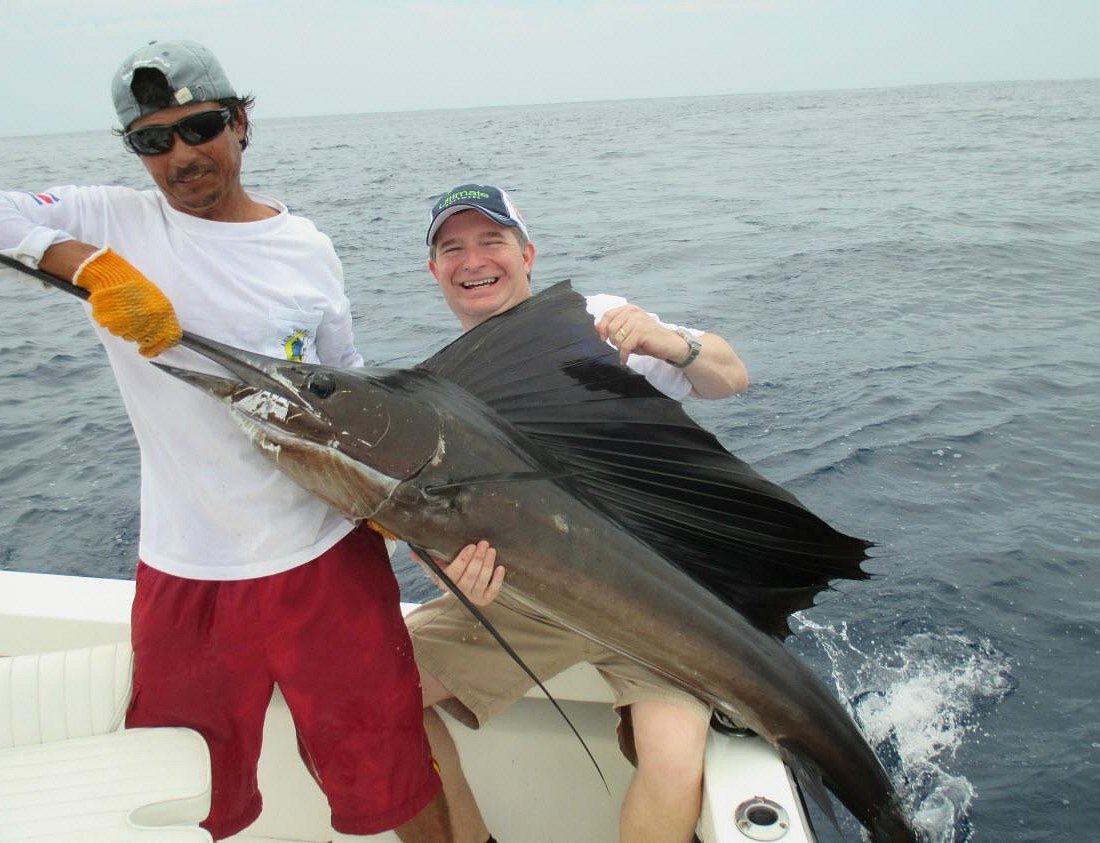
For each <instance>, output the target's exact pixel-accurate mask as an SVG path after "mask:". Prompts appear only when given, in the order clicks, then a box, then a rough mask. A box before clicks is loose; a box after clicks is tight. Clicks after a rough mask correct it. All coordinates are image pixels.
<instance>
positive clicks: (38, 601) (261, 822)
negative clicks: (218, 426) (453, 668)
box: [0, 572, 813, 843]
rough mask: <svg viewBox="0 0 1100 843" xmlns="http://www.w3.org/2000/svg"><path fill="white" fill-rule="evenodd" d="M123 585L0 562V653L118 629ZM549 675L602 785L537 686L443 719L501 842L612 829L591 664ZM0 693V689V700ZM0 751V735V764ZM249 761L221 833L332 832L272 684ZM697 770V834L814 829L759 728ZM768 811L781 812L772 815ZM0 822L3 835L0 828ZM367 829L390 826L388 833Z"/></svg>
mask: <svg viewBox="0 0 1100 843" xmlns="http://www.w3.org/2000/svg"><path fill="white" fill-rule="evenodd" d="M132 598H133V583H132V582H129V581H124V580H101V579H90V578H84V577H67V576H55V575H46V574H24V573H15V572H0V656H18V655H23V654H30V653H43V652H51V651H56V650H66V649H73V648H84V647H90V646H95V645H101V644H112V643H116V642H123V641H128V640H129V612H130V603H131V601H132ZM407 608H411V606H410V607H407ZM547 685H548V687H549V689H550V691H551V692H552V693H553V694H554V696H555V698H556V699H557V700H558V701H559V703H560V704H561V705H562V707H563V708H564V709H565V711H566V713H567V714H568V715H569V718H570V719H571V720H572V721H573V723H574V724H575V725H576V727H577V728H578V730H579V731H580V732H581V734H582V735H583V736H584V738H585V741H586V743H587V744H588V746H589V747H590V748H591V750H592V753H593V754H594V755H595V757H596V759H597V761H598V762H599V765H600V767H601V769H602V770H603V773H604V775H605V776H606V778H607V781H608V785H609V787H610V789H611V794H610V795H609V794H608V793H607V791H606V790H605V789H604V787H603V785H602V784H601V782H600V780H599V777H598V775H597V774H596V771H595V770H594V769H593V767H592V764H591V762H590V761H589V760H588V758H587V756H586V755H585V753H584V751H583V749H582V747H581V746H580V745H579V744H578V742H577V741H576V739H575V738H574V737H573V736H572V734H571V733H570V732H569V730H568V727H567V726H566V725H565V724H564V723H563V722H562V720H561V718H560V716H559V715H558V714H557V712H555V711H554V710H553V708H552V707H551V706H550V705H549V704H548V703H547V702H546V701H545V699H543V698H542V697H541V693H540V692H537V691H535V692H532V694H531V695H529V696H528V698H526V699H524V700H521V701H520V702H519V703H517V704H516V705H515V706H513V707H512V708H511V709H510V710H509V711H507V712H505V713H504V714H503V715H501V716H500V717H498V718H496V719H494V721H493V722H492V723H491V724H490V725H489V726H488V727H486V728H484V729H481V730H478V731H472V730H469V729H466V728H464V727H463V726H461V725H459V724H457V723H455V722H454V721H451V720H449V719H448V725H449V727H450V729H451V733H452V734H453V735H454V737H455V741H456V743H457V744H458V747H459V751H460V753H461V755H462V759H463V766H464V768H465V770H466V773H467V776H468V778H469V780H470V782H471V785H472V786H473V789H474V792H475V793H476V794H477V795H478V799H479V803H480V805H481V808H482V811H483V813H484V815H485V818H486V820H487V822H488V825H489V827H490V828H491V829H492V830H493V833H494V835H495V836H496V837H498V838H499V839H501V840H504V841H510V843H511V841H516V843H520V841H522V843H541V842H542V841H544V842H545V843H604V842H605V841H614V840H617V839H618V811H619V805H620V803H621V801H622V796H623V793H624V792H625V790H626V787H627V785H628V784H629V781H630V776H631V773H632V768H631V767H630V766H629V764H627V762H626V761H625V760H624V759H623V757H622V755H621V754H620V753H619V750H618V745H617V742H616V739H615V715H614V713H613V712H612V710H611V707H610V706H609V705H608V701H609V700H610V696H609V694H608V692H607V689H606V686H605V685H604V684H603V682H602V681H601V680H600V679H599V677H598V675H597V674H596V672H595V671H594V670H592V669H591V668H589V667H588V666H587V665H583V666H579V667H576V668H573V669H571V670H569V671H566V672H565V673H563V674H561V675H559V676H557V677H555V678H554V679H553V680H551V681H550V682H549V683H547ZM3 705H4V701H3V700H0V712H2V710H3V709H2V706H3ZM5 751H6V750H4V749H0V769H2V767H3V764H4V753H5ZM259 775H260V787H261V790H262V792H263V795H264V810H263V813H262V814H261V816H260V818H259V819H258V820H257V821H256V822H255V823H253V825H252V826H250V827H249V828H248V829H246V830H245V831H244V832H242V833H241V834H240V835H237V836H235V837H233V838H231V840H233V841H234V843H255V841H261V840H265V841H273V842H274V841H309V842H310V843H314V841H317V842H320V841H327V840H329V839H330V838H331V834H332V832H331V828H330V826H329V812H328V806H327V804H326V803H325V800H324V797H323V796H322V794H321V792H320V790H319V789H318V788H317V785H316V784H315V783H314V781H313V780H312V779H311V778H310V776H309V774H308V773H307V771H306V769H305V766H304V765H303V764H302V762H301V760H300V758H299V756H298V751H297V744H296V741H295V738H294V731H293V726H292V723H291V719H290V714H289V711H288V710H287V708H286V705H285V703H284V702H283V700H282V697H281V696H280V695H279V694H278V693H276V695H275V698H274V699H273V700H272V703H271V706H270V708H269V711H268V717H267V722H266V724H265V731H264V746H263V753H262V755H261V759H260V773H259ZM705 779H706V781H705V793H704V808H703V816H702V819H701V822H700V826H699V836H700V838H701V839H702V840H703V841H705V843H746V841H750V840H754V839H755V840H782V841H784V843H811V841H812V840H813V837H812V834H811V832H810V830H809V824H808V823H807V821H806V819H805V816H804V812H803V806H802V803H801V799H800V798H799V795H798V792H797V789H796V787H795V786H794V783H793V782H792V780H791V777H790V774H789V772H788V771H787V769H786V767H785V766H784V765H783V764H782V762H781V761H780V760H779V758H778V757H777V755H776V754H775V752H774V750H773V749H772V748H771V747H770V746H769V745H768V744H767V743H765V742H764V741H762V740H760V739H759V738H744V737H736V736H727V735H721V734H719V733H717V732H715V731H713V730H712V732H711V735H710V739H709V742H708V748H707V761H706V774H705ZM2 796H3V794H0V797H2ZM0 804H2V802H0ZM754 806H755V808H756V810H755V811H753V810H752V808H753V807H754ZM769 812H772V813H774V814H777V815H778V816H779V817H780V818H781V819H780V820H776V821H770V820H769V817H770V816H771V814H769ZM754 820H755V821H756V823H754ZM2 825H3V824H2V822H0V841H4V840H5V839H6V838H5V837H4V832H3V830H2ZM739 826H740V827H739ZM73 839H76V838H73ZM156 839H157V837H156V836H153V837H151V838H150V840H156ZM364 839H366V838H364ZM370 839H375V840H379V841H396V840H397V838H396V836H394V835H393V834H383V835H378V836H377V837H375V838H370ZM104 843H108V841H104Z"/></svg>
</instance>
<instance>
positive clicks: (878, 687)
mask: <svg viewBox="0 0 1100 843" xmlns="http://www.w3.org/2000/svg"><path fill="white" fill-rule="evenodd" d="M797 622H798V623H799V624H800V627H801V628H800V629H799V630H798V632H799V634H800V635H802V636H805V637H806V639H808V643H809V641H812V643H814V644H816V646H818V647H820V649H821V650H822V652H823V653H824V654H825V656H826V657H827V659H828V661H829V664H830V668H831V669H830V674H831V676H832V679H833V682H834V685H835V687H836V691H837V694H838V695H839V696H840V698H841V699H842V700H844V701H846V705H847V707H848V710H849V712H850V713H851V714H852V716H853V717H854V718H855V720H856V722H857V723H859V725H860V728H861V729H862V730H863V733H864V734H865V735H866V736H867V740H868V741H869V742H870V744H871V746H872V747H874V749H875V752H876V753H877V754H878V756H879V758H880V759H882V761H883V764H884V765H885V766H886V768H887V771H888V772H889V774H890V776H891V778H892V779H893V780H894V783H895V785H896V786H897V788H898V791H899V793H900V794H901V797H902V800H903V801H904V802H905V807H906V809H907V810H908V812H909V814H910V816H911V817H912V818H913V820H914V823H915V825H916V826H917V827H918V828H919V829H921V830H923V831H924V832H925V833H926V834H927V835H928V838H929V840H930V841H934V843H966V841H969V840H970V839H971V836H972V834H973V827H972V825H971V823H970V820H969V816H968V815H969V810H970V806H971V805H972V804H973V802H974V799H975V798H976V797H977V795H978V794H977V793H976V792H975V790H974V787H973V785H972V784H971V783H970V782H969V781H968V780H967V779H966V778H965V777H964V776H961V775H956V774H954V773H952V772H951V769H950V768H951V766H952V762H953V761H954V758H955V755H956V753H957V752H958V751H959V748H960V747H962V746H963V744H964V743H965V742H966V741H967V739H968V738H970V737H971V736H972V735H974V734H975V732H976V731H977V730H978V729H979V728H980V720H981V716H982V714H983V713H984V712H985V711H988V710H989V709H990V708H991V707H992V706H993V705H995V704H996V703H998V702H1000V701H1001V700H1003V699H1004V698H1005V697H1006V696H1008V695H1009V694H1010V693H1011V692H1012V690H1013V688H1014V687H1015V682H1014V680H1013V678H1012V675H1011V672H1010V669H1011V667H1012V664H1011V661H1010V660H1009V658H1008V657H1007V656H1006V655H1004V654H1003V653H1000V652H999V651H997V650H996V649H995V648H994V647H993V646H992V644H991V643H990V642H989V641H986V640H979V641H975V640H973V639H970V638H967V637H966V636H964V635H960V634H950V633H948V634H941V633H931V632H920V633H917V634H914V635H911V636H909V637H908V638H906V639H904V640H903V641H902V643H901V645H900V646H899V647H898V648H897V649H896V651H893V652H891V653H888V654H887V653H880V652H875V646H874V643H873V642H871V643H870V644H869V645H861V646H865V649H861V646H857V644H856V643H854V642H853V641H852V637H851V635H850V631H849V628H848V625H847V624H846V623H841V624H839V625H835V626H829V625H823V624H817V623H815V622H813V621H810V620H807V619H805V618H800V619H797Z"/></svg>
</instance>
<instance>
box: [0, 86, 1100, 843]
mask: <svg viewBox="0 0 1100 843" xmlns="http://www.w3.org/2000/svg"><path fill="white" fill-rule="evenodd" d="M257 93H258V95H259V96H260V97H261V98H262V96H263V92H262V91H260V92H257ZM109 120H110V115H105V119H104V125H105V127H106V126H109V125H110V122H109ZM1098 136H1100V80H1081V81H1064V82H1042V83H1029V82H1012V83H999V84H981V85H937V86H927V87H911V88H895V89H881V90H861V91H844V92H819V93H799V94H776V95H752V96H732V97H707V98H695V99H691V98H688V99H662V100H644V101H623V102H599V103H584V104H569V105H545V106H530V107H523V108H486V109H475V110H461V111H433V112H415V113H403V114H367V115H343V116H331V117H318V118H310V119H293V120H259V121H257V125H256V127H255V136H254V144H253V147H252V148H250V149H249V151H248V152H247V153H246V155H245V160H246V172H245V181H246V182H247V184H248V185H250V186H251V187H253V188H255V189H257V190H260V191H262V192H266V193H269V194H272V195H275V196H278V197H280V198H282V199H283V200H284V201H286V202H287V203H288V204H289V205H290V206H291V208H292V209H293V210H295V211H296V212H299V213H302V214H305V215H307V216H309V217H311V218H312V219H314V220H315V221H316V222H317V224H318V226H319V227H320V228H321V229H322V230H324V231H326V232H327V233H328V234H329V235H330V236H331V237H332V239H333V241H334V243H335V245H336V248H337V251H338V252H339V254H340V256H341V258H342V259H343V261H344V266H345V271H346V275H347V285H348V290H349V293H350V296H351V299H352V301H353V303H354V305H355V307H356V329H357V335H358V342H359V346H360V349H361V351H362V352H363V354H364V356H365V357H366V358H367V359H368V361H370V362H373V363H378V364H385V365H396V366H402V365H409V364H413V363H415V362H417V361H419V360H420V359H422V358H424V357H426V356H427V355H428V354H430V353H431V352H433V351H434V350H436V349H437V348H438V347H440V346H441V345H442V344H443V343H444V342H445V341H447V340H448V339H449V338H451V337H453V336H454V335H455V334H456V325H455V323H454V322H453V321H452V318H451V316H450V315H449V313H448V312H447V311H446V310H445V308H444V306H443V304H442V301H441V299H440V297H439V296H438V293H437V292H436V289H435V287H434V282H433V281H432V280H431V278H430V276H429V275H428V273H427V270H426V268H425V249H424V245H423V236H424V229H425V227H426V221H427V209H428V208H429V207H430V205H431V203H432V201H433V198H434V197H435V196H437V195H438V194H439V193H441V192H442V191H444V190H445V189H447V188H449V187H451V186H453V185H456V184H460V183H462V182H466V181H486V182H491V183H496V184H500V185H503V186H505V187H507V188H509V189H510V191H511V192H512V194H513V196H514V198H515V199H516V201H517V203H518V204H519V205H520V206H521V207H522V208H523V210H524V212H525V213H526V215H527V218H528V221H529V222H530V225H531V229H532V235H533V239H534V242H535V243H536V245H537V246H538V248H539V256H538V258H537V261H536V267H535V274H534V280H535V283H536V287H541V286H545V285H548V284H550V283H552V282H554V281H558V280H561V279H563V278H571V279H573V283H574V286H576V287H577V288H578V289H580V290H582V291H584V292H613V293H618V294H622V295H625V296H627V297H629V298H630V299H632V300H634V301H635V302H637V303H639V304H641V305H644V306H646V307H647V308H649V309H651V310H654V311H656V312H658V313H660V314H661V315H662V316H663V317H665V318H667V319H668V320H670V321H676V322H681V323H685V324H690V325H694V326H697V327H701V328H705V329H708V330H711V331H714V332H717V333H719V334H721V335H723V336H725V337H726V338H727V339H728V340H729V341H730V342H731V343H732V344H733V345H734V347H735V348H737V350H738V351H739V352H740V354H741V355H742V356H743V358H744V359H745V360H746V362H747V364H748V366H749V370H750V372H751V374H752V378H753V383H752V386H751V387H750V389H749V390H748V391H747V392H746V393H745V394H744V395H742V396H738V397H737V398H735V399H731V400H727V401H720V402H695V403H692V404H690V405H689V410H690V411H691V413H692V414H693V415H694V416H695V417H696V418H697V419H698V420H699V421H700V422H701V423H702V424H704V426H706V427H708V428H710V429H711V430H713V431H715V432H716V434H717V435H718V436H719V438H720V439H721V440H722V441H723V443H724V444H725V445H726V446H727V447H729V448H730V450H732V451H734V452H735V453H737V454H738V455H739V456H741V457H742V458H744V459H746V460H748V461H749V462H751V463H753V464H754V465H755V466H756V467H757V468H758V469H759V470H760V471H762V472H763V473H764V474H765V475H767V476H768V477H770V478H772V479H774V480H776V481H778V482H780V483H782V484H784V485H786V486H787V487H788V488H789V489H791V490H792V491H793V492H795V494H797V495H798V496H799V497H800V498H801V499H802V500H803V501H804V502H805V503H806V504H807V505H808V506H810V508H811V509H813V510H815V511H816V512H818V513H819V514H820V515H822V516H823V517H824V518H826V519H827V520H829V521H830V522H831V523H833V524H834V525H836V526H837V527H838V528H840V529H842V530H844V531H846V532H850V533H854V534H858V535H862V536H866V537H867V538H870V539H872V540H874V541H875V542H876V543H877V547H876V549H875V551H874V558H873V559H872V560H871V561H870V562H869V563H868V564H867V566H866V567H867V568H868V570H870V571H871V572H872V573H873V574H874V577H873V578H872V579H871V580H869V581H866V582H858V583H845V584H841V585H839V586H838V587H837V588H836V589H835V590H834V591H832V592H830V593H827V594H825V595H824V596H823V598H822V599H821V601H820V603H819V605H818V606H816V607H815V608H813V609H811V610H809V611H807V612H804V613H802V615H801V616H800V617H799V618H798V619H797V621H796V624H795V626H796V630H797V635H796V636H795V637H793V638H792V639H791V640H790V641H789V646H790V647H791V648H792V649H793V650H794V651H795V652H797V653H798V654H799V655H800V656H801V657H803V658H804V659H805V660H806V661H807V662H808V663H810V664H811V666H812V667H813V668H814V669H815V670H816V671H817V672H818V673H819V674H820V675H821V676H822V677H823V678H825V679H826V681H827V682H829V683H831V685H832V686H833V687H835V689H836V691H837V693H838V695H839V696H840V697H841V698H842V699H843V700H845V701H847V703H848V704H849V706H850V707H851V709H852V711H853V713H854V714H855V716H856V717H857V718H858V720H859V722H860V723H861V724H862V726H863V728H864V730H865V731H866V733H867V734H868V736H869V737H870V739H871V740H872V742H873V743H874V744H875V745H876V748H877V749H878V750H879V753H880V756H881V757H883V759H884V760H885V762H886V763H887V765H888V767H889V769H890V771H891V774H892V775H893V776H894V777H895V779H896V780H897V781H898V783H899V788H900V789H901V791H902V793H903V794H904V797H905V799H906V801H907V802H908V804H909V806H910V808H911V810H912V811H913V813H914V815H915V816H916V817H917V820H918V822H919V823H920V824H921V825H922V826H923V827H924V828H926V829H927V830H929V832H930V834H931V836H932V839H934V840H935V841H940V842H941V843H961V841H984V840H998V841H1004V840H1014V841H1016V840H1018V841H1045V840H1092V839H1097V832H1096V828H1097V827H1098V826H1100V800H1098V799H1097V797H1096V794H1097V792H1098V790H1100V714H1098V713H1097V704H1098V698H1100V678H1098V674H1100V671H1098V667H1100V622H1098V618H1100V523H1098V521H1100V160H1098V159H1100V155H1098V152H1097V149H1098V147H1097V144H1096V138H1097V137H1098ZM66 183H121V184H131V185H144V184H146V183H147V178H146V176H145V175H144V172H143V170H142V169H141V168H140V165H139V164H138V163H137V162H136V161H135V160H133V159H132V158H131V157H130V156H128V155H127V154H125V153H124V152H123V151H122V150H121V147H120V144H119V143H118V141H117V139H115V138H113V137H112V136H111V135H110V134H109V133H108V132H107V130H106V128H105V129H104V131H102V132H95V133H82V134H74V135H58V136H49V137H33V138H32V137H26V138H0V185H4V186H5V187H11V188H20V189H28V190H40V189H44V188H47V187H49V186H51V185H55V184H66ZM10 280H11V273H6V274H4V277H3V278H2V279H0V313H2V314H3V317H4V324H5V330H4V332H3V335H2V337H0V350H2V353H0V497H2V500H3V506H2V508H0V568H3V569H10V570H31V571H48V572H59V573H76V574H84V575H96V576H108V577H129V576H130V575H131V571H132V568H133V564H134V557H135V550H136V531H137V523H138V516H137V511H136V500H137V456H136V452H135V447H134V444H133V442H132V439H131V435H130V433H129V429H128V423H127V421H126V418H125V416H124V414H123V411H122V408H121V404H120V402H119V400H118V397H117V394H116V392H115V388H114V385H113V381H112V379H111V376H110V374H109V372H108V370H107V367H106V365H105V363H104V360H103V356H102V354H101V352H100V351H99V349H98V346H97V345H96V344H95V341H94V339H93V336H92V333H91V331H90V329H89V328H88V327H87V324H86V323H85V321H84V318H83V316H82V314H81V313H80V308H79V307H78V306H77V305H76V304H75V303H74V301H73V300H72V299H71V298H69V297H67V296H64V295H62V294H60V293H57V292H52V291H43V290H32V289H31V288H30V287H27V286H26V285H23V284H18V283H14V282H12V283H9V281H10ZM397 564H398V565H399V568H400V570H401V577H402V581H403V587H404V593H405V595H406V597H409V598H413V599H416V598H421V597H423V596H425V595H426V594H428V593H429V591H430V589H429V587H428V586H427V585H426V584H425V583H424V582H423V581H422V580H421V579H419V578H418V576H417V575H416V574H415V573H414V572H413V570H412V569H411V568H410V567H409V565H408V562H407V560H406V559H404V558H403V557H399V558H398V560H397ZM817 825H818V828H819V831H820V833H821V837H822V840H824V841H835V840H854V839H859V833H858V831H857V830H856V827H855V825H854V823H852V822H851V821H850V820H849V819H848V818H846V817H842V818H841V828H840V830H839V831H835V830H833V829H831V828H830V827H829V826H828V823H827V822H825V821H823V820H821V818H820V816H819V815H818V822H817Z"/></svg>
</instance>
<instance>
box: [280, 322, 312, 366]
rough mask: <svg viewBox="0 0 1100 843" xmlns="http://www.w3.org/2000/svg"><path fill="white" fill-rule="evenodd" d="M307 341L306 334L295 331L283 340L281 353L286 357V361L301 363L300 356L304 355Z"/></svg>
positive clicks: (301, 331) (307, 336)
mask: <svg viewBox="0 0 1100 843" xmlns="http://www.w3.org/2000/svg"><path fill="white" fill-rule="evenodd" d="M308 339H309V333H308V332H306V331H303V330H296V331H294V333H292V334H291V335H290V336H289V337H287V338H286V339H285V340H283V353H284V354H285V355H286V359H287V360H292V361H294V362H295V363H301V362H302V355H303V354H305V351H306V340H308Z"/></svg>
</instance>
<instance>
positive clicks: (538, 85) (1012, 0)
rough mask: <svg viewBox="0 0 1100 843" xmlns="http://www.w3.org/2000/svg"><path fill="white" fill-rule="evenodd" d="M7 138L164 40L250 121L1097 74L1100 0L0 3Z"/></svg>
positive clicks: (98, 100) (92, 96)
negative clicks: (250, 114) (186, 46)
mask: <svg viewBox="0 0 1100 843" xmlns="http://www.w3.org/2000/svg"><path fill="white" fill-rule="evenodd" d="M0 23H2V27H0V135H29V134H43V133H52V132H69V131H82V130H88V129H104V130H105V129H109V128H112V127H114V126H115V125H116V122H115V119H114V112H113V109H112V106H111V100H110V96H109V83H110V78H111V75H112V73H113V71H114V69H115V68H116V67H117V66H118V64H119V63H120V62H121V60H122V58H123V57H124V56H125V55H126V54H127V53H129V52H131V51H132V50H134V49H135V48H137V47H139V46H141V45H142V44H144V43H146V42H147V41H149V40H152V39H158V40H171V39H177V38H189V39H192V40H196V41H201V42H203V43H205V44H206V45H207V46H208V47H210V48H211V49H212V50H213V51H214V52H215V54H217V55H218V57H219V58H220V59H221V61H222V64H223V65H224V66H225V68H226V71H227V73H228V75H229V77H230V79H231V80H232V81H233V83H234V84H235V85H236V86H237V88H238V90H239V91H246V92H251V93H254V94H255V95H256V96H257V109H256V112H255V114H256V116H258V117H260V118H264V117H289V116H304V115H311V114H347V113H359V112H372V111H406V110H418V109H432V108H464V107H471V106H483V105H517V104H525V103H546V102H568V101H584V100H604V99H633V98H639V97H664V96H691V95H703V94H727V93H729V94H733V93H750V92H770V91H791V90H818V89H835V88H877V87H888V86H897V85H911V84H925V83H936V82H970V81H993V80H1012V79H1068V78H1082V77H1100V0H725V2H722V0H560V2H551V0H508V1H507V2H505V1H504V0H446V2H444V0H425V1H424V2H415V0H391V2H375V0H159V2H150V0H0Z"/></svg>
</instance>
